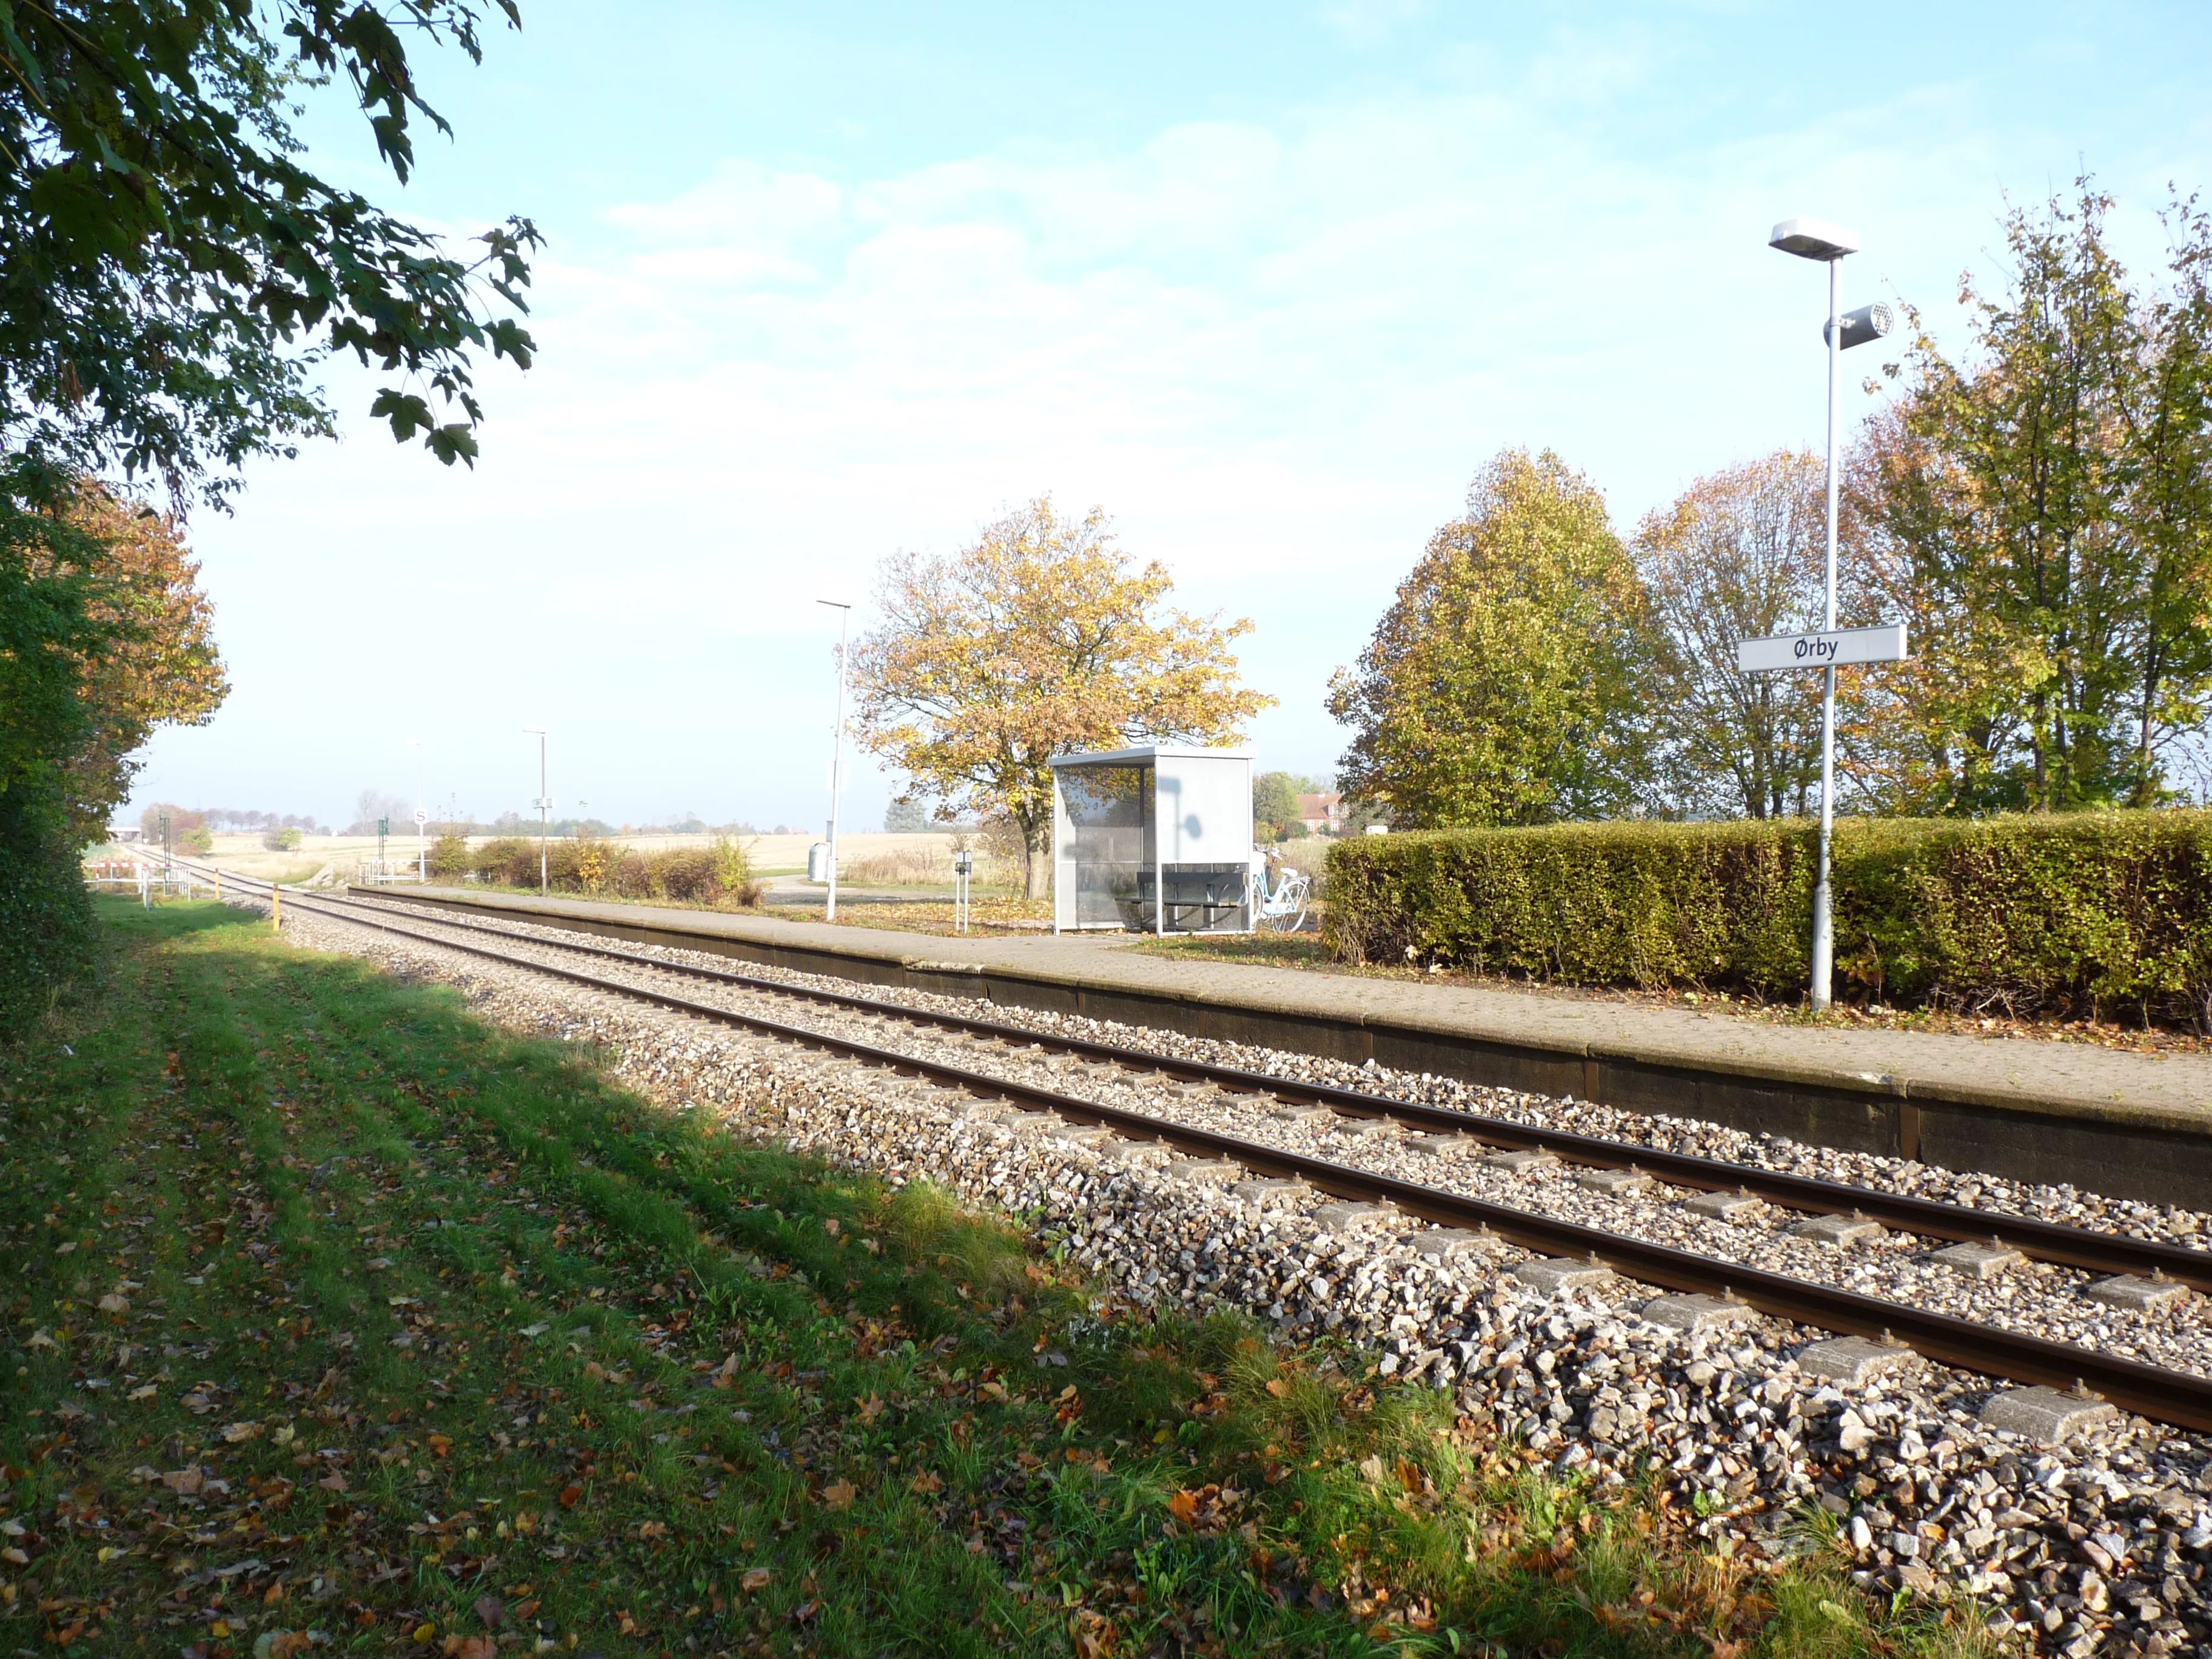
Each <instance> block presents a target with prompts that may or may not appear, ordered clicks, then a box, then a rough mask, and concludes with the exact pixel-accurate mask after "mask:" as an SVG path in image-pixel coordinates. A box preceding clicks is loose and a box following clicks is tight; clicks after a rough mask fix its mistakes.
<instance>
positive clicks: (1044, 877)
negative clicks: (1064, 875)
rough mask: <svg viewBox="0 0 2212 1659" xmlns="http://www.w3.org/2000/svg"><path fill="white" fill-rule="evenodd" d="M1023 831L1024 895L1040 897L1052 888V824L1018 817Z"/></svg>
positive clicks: (1025, 896) (1017, 819)
mask: <svg viewBox="0 0 2212 1659" xmlns="http://www.w3.org/2000/svg"><path fill="white" fill-rule="evenodd" d="M1014 822H1015V823H1018V824H1019V825H1020V826H1021V831H1022V896H1023V897H1024V898H1025V899H1040V898H1042V897H1043V896H1045V895H1046V894H1047V893H1048V892H1050V891H1051V890H1052V834H1051V826H1050V825H1049V824H1046V823H1036V822H1034V821H1032V820H1030V819H1027V818H1023V817H1016V818H1015V820H1014Z"/></svg>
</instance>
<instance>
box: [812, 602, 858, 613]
mask: <svg viewBox="0 0 2212 1659" xmlns="http://www.w3.org/2000/svg"><path fill="white" fill-rule="evenodd" d="M814 603H815V604H817V605H828V606H829V608H830V609H831V610H832V611H850V610H851V609H852V608H853V607H852V606H851V605H849V604H848V603H847V602H846V601H845V600H843V599H817V600H815V601H814Z"/></svg>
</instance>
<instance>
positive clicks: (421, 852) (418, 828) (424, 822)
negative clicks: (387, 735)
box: [407, 738, 430, 886]
mask: <svg viewBox="0 0 2212 1659" xmlns="http://www.w3.org/2000/svg"><path fill="white" fill-rule="evenodd" d="M407 746H408V747H409V748H410V749H412V750H414V751H415V879H416V880H417V881H419V882H421V883H422V884H423V885H425V886H428V884H429V882H430V838H429V831H428V824H429V822H430V814H429V812H428V811H427V810H426V809H425V808H424V806H423V805H422V738H408V739H407Z"/></svg>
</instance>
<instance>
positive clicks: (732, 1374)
mask: <svg viewBox="0 0 2212 1659" xmlns="http://www.w3.org/2000/svg"><path fill="white" fill-rule="evenodd" d="M713 1381H714V1386H715V1387H716V1388H718V1389H729V1388H735V1387H736V1386H737V1382H738V1355H737V1351H736V1350H735V1349H732V1350H731V1352H730V1357H729V1358H727V1359H725V1360H724V1361H723V1362H722V1365H721V1369H720V1370H717V1371H716V1372H715V1373H714V1379H713Z"/></svg>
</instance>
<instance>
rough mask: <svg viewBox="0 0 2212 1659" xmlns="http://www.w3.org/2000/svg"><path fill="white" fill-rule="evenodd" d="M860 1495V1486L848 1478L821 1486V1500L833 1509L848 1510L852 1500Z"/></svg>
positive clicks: (851, 1505)
mask: <svg viewBox="0 0 2212 1659" xmlns="http://www.w3.org/2000/svg"><path fill="white" fill-rule="evenodd" d="M859 1496H860V1488H859V1487H857V1486H854V1484H853V1483H852V1482H851V1481H849V1480H839V1481H836V1482H833V1483H832V1484H831V1485H829V1486H824V1487H823V1489H822V1501H823V1503H824V1504H828V1505H829V1507H830V1508H831V1509H833V1510H849V1509H851V1508H852V1507H853V1500H854V1498H857V1497H859Z"/></svg>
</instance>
